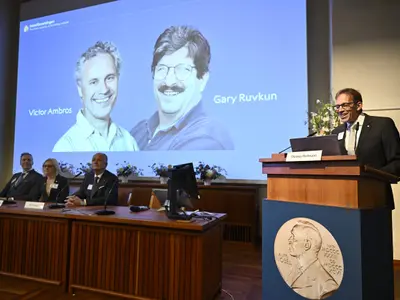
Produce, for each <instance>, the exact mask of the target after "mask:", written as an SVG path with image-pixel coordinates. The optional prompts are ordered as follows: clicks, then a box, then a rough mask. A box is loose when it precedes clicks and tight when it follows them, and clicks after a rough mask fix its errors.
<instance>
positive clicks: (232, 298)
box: [221, 289, 235, 300]
mask: <svg viewBox="0 0 400 300" xmlns="http://www.w3.org/2000/svg"><path fill="white" fill-rule="evenodd" d="M221 291H222V292H224V293H225V294H227V295H228V296H229V297H231V300H235V298H234V297H233V295H232V294H231V293H229V292H228V291H227V290H224V289H221Z"/></svg>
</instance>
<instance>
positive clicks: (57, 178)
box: [40, 158, 69, 208]
mask: <svg viewBox="0 0 400 300" xmlns="http://www.w3.org/2000/svg"><path fill="white" fill-rule="evenodd" d="M60 173H61V170H60V165H59V164H58V161H57V160H56V159H54V158H48V159H46V160H45V162H44V163H43V176H44V177H45V183H44V185H43V187H42V196H41V198H40V199H41V201H43V202H59V203H62V204H64V200H65V199H66V198H67V196H68V195H69V182H68V179H67V178H65V177H63V176H61V175H60ZM62 206H64V205H61V206H60V208H61V207H62Z"/></svg>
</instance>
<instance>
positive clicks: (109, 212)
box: [94, 178, 118, 216]
mask: <svg viewBox="0 0 400 300" xmlns="http://www.w3.org/2000/svg"><path fill="white" fill-rule="evenodd" d="M117 182H118V178H117V179H115V180H114V182H113V184H112V186H111V189H110V191H109V192H108V194H107V196H106V197H105V198H104V209H102V210H98V211H96V212H95V213H94V214H95V215H99V216H108V215H114V214H115V211H113V210H107V202H108V198H110V195H111V192H112V190H113V189H114V186H115V185H116V183H117Z"/></svg>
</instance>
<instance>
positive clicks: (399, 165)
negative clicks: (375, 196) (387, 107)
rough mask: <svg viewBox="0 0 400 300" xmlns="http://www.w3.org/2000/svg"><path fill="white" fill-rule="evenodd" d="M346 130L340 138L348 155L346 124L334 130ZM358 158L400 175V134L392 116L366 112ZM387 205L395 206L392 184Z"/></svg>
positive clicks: (341, 145) (344, 152) (336, 131)
mask: <svg viewBox="0 0 400 300" xmlns="http://www.w3.org/2000/svg"><path fill="white" fill-rule="evenodd" d="M340 132H344V136H343V139H342V140H339V143H340V148H341V152H342V154H344V155H346V154H347V151H346V148H345V137H346V124H342V125H340V126H339V127H337V128H335V129H334V130H333V132H332V133H333V134H339V133H340ZM356 155H357V159H358V160H359V161H360V163H361V164H363V165H368V166H371V167H373V168H376V169H379V170H382V171H385V172H388V173H391V174H393V175H396V176H400V136H399V131H398V130H397V128H396V125H395V123H394V122H393V120H392V119H391V118H387V117H373V116H369V115H367V114H365V119H364V124H363V126H362V128H361V134H360V138H359V140H358V145H357V148H356ZM387 193H388V194H387V205H388V207H389V208H391V209H393V208H394V201H393V193H392V189H391V187H390V184H388V186H387Z"/></svg>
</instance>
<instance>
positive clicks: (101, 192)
mask: <svg viewBox="0 0 400 300" xmlns="http://www.w3.org/2000/svg"><path fill="white" fill-rule="evenodd" d="M94 176H95V175H94V173H93V172H90V173H88V174H86V175H85V178H84V179H83V181H82V184H81V186H80V187H79V190H78V191H76V192H75V193H74V195H75V196H78V197H79V198H81V199H86V204H87V205H104V201H105V200H106V197H108V198H107V204H109V205H117V203H118V177H117V176H115V175H114V174H113V173H111V172H109V171H107V170H105V171H104V173H103V175H102V176H101V178H100V181H99V183H98V184H97V185H95V184H94ZM90 185H92V189H91V190H90V189H88V187H89V186H90Z"/></svg>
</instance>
